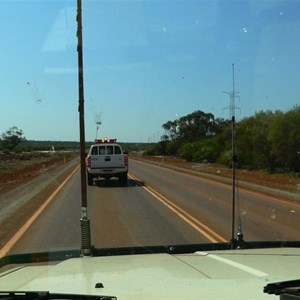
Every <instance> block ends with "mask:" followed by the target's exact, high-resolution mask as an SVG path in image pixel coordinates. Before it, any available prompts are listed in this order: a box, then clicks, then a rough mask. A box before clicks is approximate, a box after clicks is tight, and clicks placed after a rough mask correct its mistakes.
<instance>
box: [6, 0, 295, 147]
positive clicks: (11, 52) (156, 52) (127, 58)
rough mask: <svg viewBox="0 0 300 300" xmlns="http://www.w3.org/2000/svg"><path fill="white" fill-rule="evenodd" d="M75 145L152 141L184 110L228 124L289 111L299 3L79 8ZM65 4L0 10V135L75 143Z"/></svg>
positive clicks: (97, 4) (71, 18)
mask: <svg viewBox="0 0 300 300" xmlns="http://www.w3.org/2000/svg"><path fill="white" fill-rule="evenodd" d="M82 5H83V40H84V48H83V51H84V84H85V85H84V89H85V125H86V126H85V128H86V129H85V130H86V140H93V139H94V138H95V134H96V122H99V121H101V122H102V125H101V126H100V129H99V133H98V137H104V136H108V137H110V138H117V139H118V140H119V141H123V142H148V141H151V142H152V141H157V140H158V139H159V137H160V136H161V135H162V134H163V130H162V127H161V126H162V124H164V123H165V122H167V121H169V120H174V119H176V118H179V117H181V116H184V115H186V114H189V113H192V112H193V111H195V110H202V111H204V112H210V113H213V114H214V115H215V117H221V118H229V110H226V109H224V108H226V107H228V106H229V103H230V102H229V96H228V94H226V93H224V91H231V90H232V64H234V66H235V89H236V91H238V92H240V93H239V96H240V97H239V98H237V99H236V103H235V104H236V106H237V107H239V108H240V109H239V110H237V112H236V117H237V119H242V118H244V117H246V116H249V115H253V114H254V113H255V112H257V111H260V110H267V109H270V110H277V109H279V110H282V111H286V110H289V109H291V108H292V107H293V106H294V105H297V104H298V105H299V103H300V84H299V79H298V78H299V72H300V71H299V70H300V68H299V66H300V42H299V36H300V15H299V11H300V2H299V1H291V0H289V1H272V0H268V1H246V0H245V1H200V0H198V1H183V0H182V1H171V0H169V1H167V0H165V1H159V0H153V1H139V0H135V1H101V0H98V1H96V0H95V1H87V0H82ZM75 18H76V1H75V0H74V1H73V0H68V1H63V0H59V1H58V0H57V1H55V0H51V1H50V0H47V1H46V0H45V1H43V0H31V1H27V0H24V1H14V0H7V1H4V0H1V1H0V22H1V26H0V33H1V54H2V55H1V59H0V61H1V73H0V79H1V85H0V93H1V110H0V119H1V121H0V133H3V132H5V131H6V130H7V129H8V128H9V127H11V126H17V127H19V128H21V129H22V130H23V131H24V133H25V136H26V138H27V139H35V140H79V125H78V111H77V109H78V84H77V51H76V44H77V39H76V19H75Z"/></svg>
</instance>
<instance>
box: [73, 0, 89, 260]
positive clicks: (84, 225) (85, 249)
mask: <svg viewBox="0 0 300 300" xmlns="http://www.w3.org/2000/svg"><path fill="white" fill-rule="evenodd" d="M76 20H77V40H78V46H77V51H78V87H79V89H78V92H79V106H78V111H79V129H80V170H81V219H80V228H81V254H82V255H84V256H90V255H91V252H92V246H91V228H90V227H91V226H90V220H89V219H88V217H87V188H86V163H85V130H84V87H83V85H84V81H83V46H82V5H81V0H77V18H76Z"/></svg>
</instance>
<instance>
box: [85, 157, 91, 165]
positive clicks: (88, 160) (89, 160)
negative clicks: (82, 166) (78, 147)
mask: <svg viewBox="0 0 300 300" xmlns="http://www.w3.org/2000/svg"><path fill="white" fill-rule="evenodd" d="M91 165H92V158H91V157H90V156H88V157H87V158H86V167H87V168H90V167H91Z"/></svg>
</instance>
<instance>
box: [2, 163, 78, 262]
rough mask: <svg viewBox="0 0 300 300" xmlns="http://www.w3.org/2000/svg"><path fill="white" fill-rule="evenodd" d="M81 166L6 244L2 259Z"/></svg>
mask: <svg viewBox="0 0 300 300" xmlns="http://www.w3.org/2000/svg"><path fill="white" fill-rule="evenodd" d="M79 167H80V165H78V166H77V167H76V168H75V169H74V170H73V171H72V173H71V174H70V175H69V176H68V177H67V178H66V179H65V180H64V181H63V182H62V183H61V184H60V185H59V186H58V187H57V188H56V190H55V191H54V192H53V193H52V194H51V195H50V196H49V197H48V198H47V200H46V201H45V202H44V203H43V204H42V205H41V206H40V208H39V209H38V210H37V211H36V212H35V213H34V214H33V215H32V216H31V217H30V218H29V219H28V220H27V222H26V223H25V224H24V225H23V226H22V227H21V228H20V229H19V230H18V231H17V232H16V233H15V235H14V236H13V237H12V238H11V239H10V240H9V241H8V242H7V243H6V245H5V246H4V247H3V248H2V249H1V250H0V258H2V257H4V256H5V255H6V254H7V253H8V252H9V251H10V250H11V248H12V247H13V246H14V245H15V244H16V242H17V241H18V240H19V239H20V238H21V237H22V235H23V234H24V233H25V232H26V230H27V229H28V228H29V227H30V225H31V224H32V223H33V222H34V221H35V220H36V219H37V217H38V216H39V215H40V214H41V213H42V211H43V210H44V209H45V208H46V207H47V206H48V204H49V203H50V202H51V201H52V200H53V199H54V197H55V196H56V195H57V194H58V192H59V191H60V190H61V189H62V188H63V187H64V185H65V184H66V183H67V182H68V181H69V180H70V178H71V177H72V176H73V175H74V174H75V173H76V172H77V170H78V169H79Z"/></svg>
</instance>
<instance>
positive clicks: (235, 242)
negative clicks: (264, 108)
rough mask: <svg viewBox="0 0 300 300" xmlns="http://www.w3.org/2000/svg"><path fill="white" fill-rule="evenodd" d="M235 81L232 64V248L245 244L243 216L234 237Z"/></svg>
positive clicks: (230, 92) (230, 93) (235, 163)
mask: <svg viewBox="0 0 300 300" xmlns="http://www.w3.org/2000/svg"><path fill="white" fill-rule="evenodd" d="M234 84H235V82H234V64H232V91H229V92H224V93H225V94H228V95H229V97H230V105H229V107H226V108H227V109H229V111H230V117H231V151H232V157H231V162H232V223H231V241H230V244H231V249H234V248H241V247H242V245H243V244H244V241H243V233H242V223H241V218H240V217H239V219H238V231H237V239H235V238H234V234H235V210H236V209H235V202H236V198H235V196H236V167H237V160H238V159H237V154H236V127H235V111H236V110H237V109H239V108H238V107H236V106H235V99H236V98H237V97H239V96H238V94H239V92H236V91H235V85H234Z"/></svg>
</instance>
